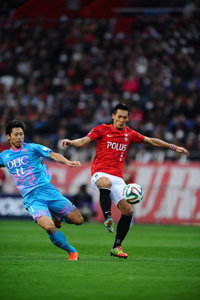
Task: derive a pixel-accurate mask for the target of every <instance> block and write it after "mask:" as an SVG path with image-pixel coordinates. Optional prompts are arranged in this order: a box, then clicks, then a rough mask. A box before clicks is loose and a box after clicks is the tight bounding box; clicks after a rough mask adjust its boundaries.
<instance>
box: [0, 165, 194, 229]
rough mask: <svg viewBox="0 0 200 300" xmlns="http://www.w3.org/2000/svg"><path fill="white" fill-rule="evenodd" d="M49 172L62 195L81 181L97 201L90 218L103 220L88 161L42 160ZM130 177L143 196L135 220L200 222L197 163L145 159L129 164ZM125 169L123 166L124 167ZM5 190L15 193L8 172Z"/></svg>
mask: <svg viewBox="0 0 200 300" xmlns="http://www.w3.org/2000/svg"><path fill="white" fill-rule="evenodd" d="M45 164H46V165H47V168H48V169H49V171H50V173H51V174H52V175H53V177H52V183H53V184H54V185H55V186H56V187H57V188H58V189H59V190H60V191H61V193H63V194H66V195H74V194H75V193H76V192H77V191H78V188H79V186H80V185H81V184H83V183H86V184H87V185H88V191H89V192H90V193H91V194H92V196H93V199H94V202H95V203H96V205H97V215H96V217H95V220H94V221H103V215H102V213H101V211H100V207H99V204H98V199H99V194H98V192H96V191H95V190H93V188H92V186H91V184H90V167H91V163H83V164H82V166H81V167H80V168H68V167H67V166H65V165H61V164H58V163H55V162H49V161H47V162H45ZM133 166H134V168H135V175H134V181H135V182H136V183H138V184H140V185H141V186H142V187H143V189H144V199H143V200H142V202H141V203H139V204H136V205H135V206H134V211H135V215H134V216H135V222H137V223H158V224H159V223H165V224H184V223H185V224H187V223H190V224H191V223H199V224H200V163H188V164H178V163H163V164H158V163H148V164H139V163H134V164H133ZM124 171H125V172H126V169H125V170H124ZM4 188H5V190H6V192H8V193H15V192H16V189H15V187H14V184H11V178H10V176H9V174H6V183H5V187H4ZM112 216H113V218H114V221H118V219H119V217H120V213H119V210H118V209H117V208H115V207H114V205H113V206H112Z"/></svg>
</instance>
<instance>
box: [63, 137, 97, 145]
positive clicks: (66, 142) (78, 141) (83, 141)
mask: <svg viewBox="0 0 200 300" xmlns="http://www.w3.org/2000/svg"><path fill="white" fill-rule="evenodd" d="M91 141H92V140H91V138H90V137H89V136H85V137H83V138H81V139H76V140H68V139H65V140H62V141H61V145H62V146H63V147H65V146H74V147H83V146H85V145H87V144H89V143H90V142H91Z"/></svg>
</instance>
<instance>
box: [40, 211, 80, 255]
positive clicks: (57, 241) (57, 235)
mask: <svg viewBox="0 0 200 300" xmlns="http://www.w3.org/2000/svg"><path fill="white" fill-rule="evenodd" d="M37 223H38V225H40V226H41V227H42V228H44V229H45V230H46V232H47V234H48V237H49V239H50V240H51V242H52V243H53V244H54V245H55V246H57V247H59V248H61V249H63V250H65V251H67V252H68V253H69V259H68V260H78V259H79V255H78V252H77V251H76V249H75V248H74V247H72V246H71V245H70V244H69V243H68V241H67V239H66V237H65V236H64V234H63V233H62V232H60V231H58V230H56V228H55V225H54V223H53V221H52V220H51V218H50V217H48V216H42V217H40V218H39V219H38V220H37Z"/></svg>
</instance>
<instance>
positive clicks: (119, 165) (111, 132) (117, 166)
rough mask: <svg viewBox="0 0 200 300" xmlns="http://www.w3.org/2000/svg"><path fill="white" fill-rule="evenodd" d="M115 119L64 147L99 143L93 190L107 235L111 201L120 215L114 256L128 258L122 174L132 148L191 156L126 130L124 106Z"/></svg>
mask: <svg viewBox="0 0 200 300" xmlns="http://www.w3.org/2000/svg"><path fill="white" fill-rule="evenodd" d="M112 119H113V124H110V125H106V124H102V125H99V126H96V127H95V128H93V129H92V130H91V131H90V132H89V133H88V135H87V136H85V137H83V138H80V139H75V140H69V139H64V140H62V142H61V144H62V146H63V147H64V146H68V145H72V146H75V147H82V146H84V145H87V144H89V143H90V142H93V141H95V140H97V148H96V155H95V158H94V160H93V163H92V168H91V182H92V186H93V188H94V189H96V190H97V191H99V192H100V204H101V208H102V211H103V214H104V217H105V222H104V225H105V227H106V229H107V232H108V233H110V232H111V233H112V232H113V224H114V222H113V219H112V218H111V200H112V201H113V202H114V204H115V205H116V206H117V207H118V208H119V210H120V211H121V218H120V220H119V222H118V225H117V232H116V237H115V242H114V245H113V247H112V249H111V256H116V257H119V258H127V257H128V255H127V254H126V253H124V252H123V250H122V248H121V244H122V241H123V240H124V238H125V236H126V234H127V233H128V230H129V227H130V223H131V219H132V214H133V206H132V205H130V204H129V203H127V202H125V200H124V199H123V196H122V192H123V188H124V187H125V185H126V184H125V182H124V179H123V175H122V170H123V166H124V160H125V156H126V152H127V149H128V147H129V145H130V144H132V143H146V144H149V145H151V146H154V147H161V148H166V149H171V150H174V151H176V152H178V153H183V154H186V155H189V152H188V150H186V149H185V148H182V147H178V146H176V145H172V144H168V143H166V142H164V141H162V140H160V139H157V138H149V137H146V136H144V135H142V134H140V133H138V132H136V131H134V130H132V129H130V128H129V127H127V126H126V124H127V122H128V120H129V112H128V108H127V106H126V105H125V104H123V103H119V104H117V105H116V106H115V108H114V112H113V114H112Z"/></svg>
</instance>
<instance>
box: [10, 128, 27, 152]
mask: <svg viewBox="0 0 200 300" xmlns="http://www.w3.org/2000/svg"><path fill="white" fill-rule="evenodd" d="M7 139H8V140H9V142H10V144H11V146H12V148H13V149H14V150H16V149H19V148H21V146H22V145H23V142H24V131H23V129H22V128H21V127H16V128H13V129H12V132H11V134H10V135H9V134H7Z"/></svg>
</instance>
